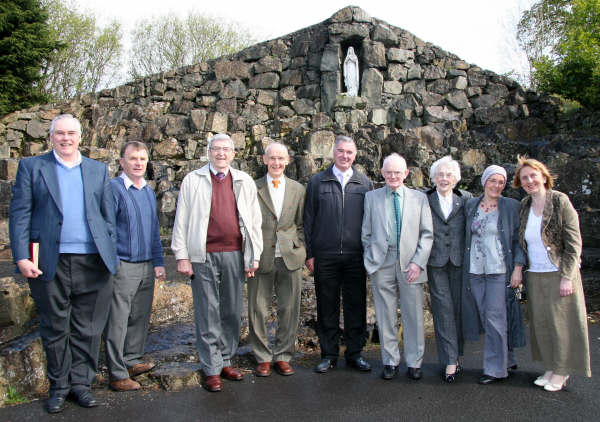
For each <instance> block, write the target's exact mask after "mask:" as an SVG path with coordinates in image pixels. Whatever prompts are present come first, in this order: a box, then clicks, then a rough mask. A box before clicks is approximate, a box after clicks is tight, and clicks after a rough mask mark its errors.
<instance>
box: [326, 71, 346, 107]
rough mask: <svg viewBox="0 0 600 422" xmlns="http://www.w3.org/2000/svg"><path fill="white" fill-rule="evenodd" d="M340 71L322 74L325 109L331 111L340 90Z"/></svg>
mask: <svg viewBox="0 0 600 422" xmlns="http://www.w3.org/2000/svg"><path fill="white" fill-rule="evenodd" d="M340 86H341V74H340V72H323V74H322V76H321V101H322V104H323V111H325V112H329V111H330V110H331V108H332V107H333V106H334V104H335V99H336V96H337V94H338V93H339V92H340Z"/></svg>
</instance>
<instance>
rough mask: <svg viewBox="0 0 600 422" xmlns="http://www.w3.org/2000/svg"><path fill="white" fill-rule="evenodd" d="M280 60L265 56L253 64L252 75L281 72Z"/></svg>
mask: <svg viewBox="0 0 600 422" xmlns="http://www.w3.org/2000/svg"><path fill="white" fill-rule="evenodd" d="M281 69H282V64H281V60H280V59H279V58H277V57H273V56H265V57H263V58H261V59H260V60H259V61H258V62H257V63H255V64H254V73H266V72H281Z"/></svg>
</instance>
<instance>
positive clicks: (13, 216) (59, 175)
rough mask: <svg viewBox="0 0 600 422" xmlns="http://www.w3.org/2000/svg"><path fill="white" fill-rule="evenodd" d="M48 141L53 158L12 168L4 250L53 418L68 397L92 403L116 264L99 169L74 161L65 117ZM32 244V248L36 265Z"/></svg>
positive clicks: (107, 196) (72, 124) (76, 127)
mask: <svg viewBox="0 0 600 422" xmlns="http://www.w3.org/2000/svg"><path fill="white" fill-rule="evenodd" d="M50 141H51V142H52V147H53V151H50V152H48V153H46V154H43V155H40V156H38V157H28V158H24V159H22V160H21V161H20V162H19V169H18V171H17V179H16V181H15V185H14V187H13V196H12V201H11V203H10V244H11V249H12V255H13V260H14V261H15V264H16V265H17V267H18V269H19V271H20V272H21V274H23V276H24V277H26V278H27V279H28V282H29V288H30V290H31V296H32V297H33V300H34V301H35V304H36V306H37V308H38V312H39V315H40V334H41V337H42V341H43V344H44V350H45V352H46V359H47V366H46V369H47V374H48V378H49V380H50V397H49V399H48V403H47V409H48V412H49V413H57V412H60V411H62V410H63V409H64V407H65V398H66V397H67V395H68V394H69V393H71V394H73V395H74V396H75V398H76V400H77V402H78V403H79V405H81V406H83V407H95V406H98V404H99V401H98V400H97V399H96V397H94V395H93V393H92V392H91V385H92V382H93V380H94V377H95V376H96V372H97V370H98V353H99V350H100V338H101V335H102V329H103V328H104V326H105V324H106V319H107V317H108V309H109V304H110V298H111V295H112V281H111V279H110V273H115V272H116V270H117V264H118V260H117V255H116V248H115V239H116V238H115V210H114V203H113V195H112V192H111V188H110V179H109V177H108V171H107V168H106V165H104V164H102V163H100V162H98V161H95V160H91V159H89V158H86V157H83V156H82V155H81V153H80V152H79V142H80V141H81V125H80V123H79V121H78V120H77V119H75V118H74V117H73V116H72V115H70V114H61V115H59V116H57V117H55V118H54V120H52V122H51V123H50ZM32 244H38V245H39V259H38V262H37V263H36V262H34V261H35V259H31V258H34V257H33V256H31V252H30V245H32Z"/></svg>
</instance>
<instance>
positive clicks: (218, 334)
mask: <svg viewBox="0 0 600 422" xmlns="http://www.w3.org/2000/svg"><path fill="white" fill-rule="evenodd" d="M234 155H235V151H234V145H233V141H232V140H231V138H230V137H229V136H228V135H225V134H217V135H215V136H213V137H212V138H211V139H210V140H209V141H208V156H209V160H210V163H209V164H207V165H206V166H204V167H202V168H200V169H198V170H195V171H193V172H191V173H189V174H188V175H187V176H185V178H184V179H183V182H182V183H181V188H180V191H179V198H178V200H177V212H176V214H175V225H174V227H173V237H172V242H171V248H172V249H173V252H174V253H175V259H177V271H178V272H180V273H182V274H185V275H187V276H190V277H191V279H192V294H193V297H194V317H195V323H196V347H197V349H198V358H199V360H200V364H201V365H202V370H203V371H204V375H205V380H204V387H205V388H206V389H207V390H208V391H212V392H216V391H221V378H220V376H221V377H223V378H227V379H230V380H236V381H237V380H241V379H242V378H243V375H242V373H241V372H240V371H239V370H238V369H235V368H233V367H232V366H231V359H232V358H233V356H235V353H236V351H237V346H238V342H239V337H240V320H241V319H240V314H241V310H242V283H243V282H244V275H245V277H246V278H248V277H252V276H254V272H255V271H256V270H257V268H258V261H259V259H260V254H261V252H262V233H261V229H260V226H261V223H262V218H261V213H260V207H259V206H258V200H257V198H256V186H255V185H254V181H253V180H252V178H251V177H250V176H248V175H247V174H246V173H244V172H243V171H239V170H236V169H234V168H232V167H230V163H231V161H232V160H233V157H234ZM244 273H245V274H244ZM219 375H220V376H219Z"/></svg>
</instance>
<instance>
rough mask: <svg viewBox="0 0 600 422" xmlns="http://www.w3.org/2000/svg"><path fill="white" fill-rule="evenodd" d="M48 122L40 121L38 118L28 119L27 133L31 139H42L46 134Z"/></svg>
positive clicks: (48, 127) (48, 126)
mask: <svg viewBox="0 0 600 422" xmlns="http://www.w3.org/2000/svg"><path fill="white" fill-rule="evenodd" d="M49 129H50V122H40V121H39V120H37V119H35V120H30V121H29V123H27V134H28V135H29V136H31V137H32V138H33V139H44V138H46V137H47V136H48V130H49Z"/></svg>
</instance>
